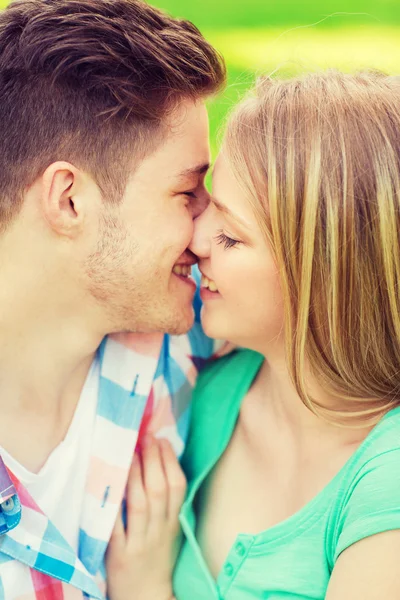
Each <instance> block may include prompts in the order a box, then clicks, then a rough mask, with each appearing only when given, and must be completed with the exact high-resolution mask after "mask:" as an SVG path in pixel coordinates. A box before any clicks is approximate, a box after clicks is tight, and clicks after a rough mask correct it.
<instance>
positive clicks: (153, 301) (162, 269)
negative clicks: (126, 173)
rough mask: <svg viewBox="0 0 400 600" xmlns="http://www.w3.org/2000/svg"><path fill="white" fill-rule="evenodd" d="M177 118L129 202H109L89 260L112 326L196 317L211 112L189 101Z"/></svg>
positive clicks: (179, 327) (142, 168) (139, 172)
mask: <svg viewBox="0 0 400 600" xmlns="http://www.w3.org/2000/svg"><path fill="white" fill-rule="evenodd" d="M169 121H170V126H171V127H170V130H169V131H170V133H169V135H168V136H167V137H166V139H165V141H164V142H162V143H161V145H160V146H159V147H158V148H157V149H156V151H155V152H154V153H153V154H151V155H150V156H148V157H147V158H145V159H144V160H143V161H142V162H141V163H140V164H139V166H138V167H137V169H136V170H135V171H134V173H133V175H132V177H131V178H130V180H129V182H128V185H127V187H126V190H125V194H124V198H123V201H122V203H121V204H119V205H118V206H117V207H111V206H109V205H104V212H103V214H102V216H101V222H102V225H101V227H100V230H99V236H98V238H99V239H98V241H97V247H96V251H95V252H93V253H91V255H90V256H89V258H88V259H87V260H86V264H85V270H86V273H87V275H88V280H89V289H90V292H91V295H92V296H94V297H95V298H96V300H97V301H98V302H100V303H101V304H102V305H103V306H104V308H105V311H106V318H107V328H108V329H110V332H111V331H140V332H150V331H164V332H169V333H174V334H177V333H184V332H186V331H187V330H188V329H189V328H190V327H191V325H192V324H193V309H192V301H193V296H194V292H195V284H194V282H193V280H192V279H191V278H190V277H186V276H185V274H186V270H187V268H188V267H189V266H190V265H192V264H194V263H195V258H194V256H193V255H192V254H191V253H190V251H189V250H188V245H189V243H190V240H191V238H192V234H193V220H194V218H196V217H197V216H198V215H199V214H200V213H201V212H202V211H203V210H204V208H205V207H206V206H207V204H208V193H207V191H206V189H205V186H204V178H205V174H206V171H207V168H208V165H209V161H210V150H209V142H208V118H207V111H206V108H205V106H204V104H203V103H200V102H199V103H193V102H185V103H183V104H182V105H181V106H180V107H179V109H178V110H177V111H176V112H175V113H174V115H173V117H171V118H170V119H169ZM174 271H175V272H174ZM180 272H181V275H180V274H179V273H180Z"/></svg>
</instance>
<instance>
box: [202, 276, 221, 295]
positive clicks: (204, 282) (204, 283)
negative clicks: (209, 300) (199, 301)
mask: <svg viewBox="0 0 400 600" xmlns="http://www.w3.org/2000/svg"><path fill="white" fill-rule="evenodd" d="M201 287H205V288H208V289H209V290H210V292H218V288H217V286H216V285H215V283H214V281H212V279H208V277H206V276H205V275H202V276H201Z"/></svg>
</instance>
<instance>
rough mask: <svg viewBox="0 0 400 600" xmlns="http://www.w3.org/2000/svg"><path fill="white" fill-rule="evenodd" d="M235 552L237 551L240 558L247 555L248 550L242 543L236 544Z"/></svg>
mask: <svg viewBox="0 0 400 600" xmlns="http://www.w3.org/2000/svg"><path fill="white" fill-rule="evenodd" d="M235 550H236V554H238V555H239V556H244V555H245V554H246V548H245V547H244V546H243V544H242V543H241V542H239V543H238V544H236V548H235Z"/></svg>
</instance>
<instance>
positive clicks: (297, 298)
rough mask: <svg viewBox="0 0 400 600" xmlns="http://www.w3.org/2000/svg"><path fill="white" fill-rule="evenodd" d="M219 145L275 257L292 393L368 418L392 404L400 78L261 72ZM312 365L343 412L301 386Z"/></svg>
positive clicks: (397, 346) (399, 312)
mask: <svg viewBox="0 0 400 600" xmlns="http://www.w3.org/2000/svg"><path fill="white" fill-rule="evenodd" d="M224 150H225V153H226V155H227V157H228V160H229V162H230V165H231V167H232V169H233V172H234V174H235V176H236V177H237V180H238V182H239V184H241V185H242V187H243V189H244V190H245V191H246V193H247V195H248V196H249V198H250V201H251V202H252V205H253V208H254V210H255V212H256V215H257V217H258V220H259V222H260V224H261V226H262V228H263V230H264V232H265V235H266V237H267V239H268V242H269V243H270V245H271V247H272V250H273V252H274V254H275V257H276V262H277V265H278V268H279V270H280V275H281V284H282V289H283V295H284V303H285V341H286V351H287V360H288V365H289V370H290V373H291V376H292V378H293V381H294V384H295V386H296V388H297V391H298V393H299V395H300V397H301V398H302V400H303V402H304V403H305V404H306V406H308V407H309V408H310V409H311V410H313V411H314V412H316V413H317V414H320V415H322V416H325V417H326V418H329V419H333V420H335V421H336V422H342V423H343V422H346V423H349V422H351V423H352V424H353V425H354V424H355V423H357V424H358V423H362V424H364V425H365V424H366V423H368V424H371V423H373V422H376V421H377V420H378V419H379V418H380V416H381V415H382V414H383V413H384V412H385V411H387V410H389V409H390V408H393V407H394V406H397V405H399V404H400V289H399V288H400V80H398V79H396V78H391V77H387V76H384V75H382V74H379V73H361V74H357V75H345V74H342V73H338V72H336V71H329V72H326V73H318V74H309V75H306V76H303V77H300V78H296V79H292V80H287V81H284V80H281V81H280V80H271V79H269V78H263V79H261V80H260V81H259V83H258V85H257V87H256V90H255V93H253V94H252V96H251V97H249V98H248V99H246V100H245V101H244V102H243V103H242V104H240V105H239V107H238V108H237V109H236V110H235V112H234V113H233V115H232V116H231V119H230V122H229V124H228V128H227V134H226V140H225V144H224ZM310 368H311V372H312V373H313V374H315V375H316V376H317V377H318V379H319V382H320V383H322V385H323V386H324V387H325V389H327V390H329V392H330V393H332V394H333V395H335V396H337V397H338V398H342V399H345V400H346V402H344V403H341V406H342V407H343V410H338V411H335V412H334V414H333V413H332V411H329V410H327V409H326V408H324V407H323V406H321V404H319V403H318V399H317V398H312V397H311V396H310V394H309V391H308V389H307V382H306V371H309V370H310ZM366 399H367V400H368V401H367V402H366Z"/></svg>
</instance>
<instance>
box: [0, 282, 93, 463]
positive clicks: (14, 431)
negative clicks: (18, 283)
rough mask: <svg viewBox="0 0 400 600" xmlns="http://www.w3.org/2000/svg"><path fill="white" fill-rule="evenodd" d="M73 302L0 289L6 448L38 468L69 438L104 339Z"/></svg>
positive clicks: (2, 440) (0, 426) (1, 435)
mask: <svg viewBox="0 0 400 600" xmlns="http://www.w3.org/2000/svg"><path fill="white" fill-rule="evenodd" d="M42 296H43V295H42ZM12 300H13V301H12ZM70 306H73V303H72V304H69V305H68V308H67V309H66V303H65V302H63V301H60V302H59V303H58V302H54V303H53V305H50V302H46V298H43V297H42V298H36V299H32V298H29V295H25V299H24V298H22V297H21V296H18V294H15V290H14V295H13V297H11V295H7V294H4V293H1V292H0V415H1V419H0V447H3V448H5V449H6V450H7V451H8V452H9V453H10V454H12V455H13V457H14V458H15V459H16V460H19V461H20V462H21V463H22V464H23V465H24V466H26V467H27V468H29V469H30V470H33V471H37V470H38V469H39V468H40V467H41V466H42V464H44V462H45V461H46V460H47V457H48V456H49V454H50V453H51V451H52V450H53V449H54V448H55V447H56V446H57V445H58V444H59V443H60V442H61V441H62V440H63V439H64V437H65V434H66V433H67V431H68V427H69V425H70V423H71V421H72V417H73V415H74V412H75V408H76V405H77V403H78V400H79V397H80V394H81V391H82V387H83V385H84V382H85V379H86V377H87V374H88V371H89V369H90V365H91V363H92V361H93V357H94V355H95V353H96V350H97V348H98V346H99V344H100V342H101V339H102V337H103V335H102V334H100V333H96V332H94V331H93V329H94V328H92V331H91V330H90V326H91V325H93V324H90V319H89V318H85V317H84V314H83V311H82V314H80V315H79V314H72V311H71V308H70ZM39 307H42V308H41V310H39ZM5 316H7V317H5Z"/></svg>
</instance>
